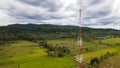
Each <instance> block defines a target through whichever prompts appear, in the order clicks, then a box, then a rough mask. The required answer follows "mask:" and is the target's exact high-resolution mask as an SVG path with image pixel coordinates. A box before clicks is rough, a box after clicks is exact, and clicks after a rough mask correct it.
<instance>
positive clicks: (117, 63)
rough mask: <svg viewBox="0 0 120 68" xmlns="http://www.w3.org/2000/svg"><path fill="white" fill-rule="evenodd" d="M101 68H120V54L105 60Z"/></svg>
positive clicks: (100, 65)
mask: <svg viewBox="0 0 120 68" xmlns="http://www.w3.org/2000/svg"><path fill="white" fill-rule="evenodd" d="M107 64H108V65H107ZM99 68H120V54H119V55H116V56H113V57H109V58H108V59H106V60H104V61H103V62H101V63H100V64H99Z"/></svg>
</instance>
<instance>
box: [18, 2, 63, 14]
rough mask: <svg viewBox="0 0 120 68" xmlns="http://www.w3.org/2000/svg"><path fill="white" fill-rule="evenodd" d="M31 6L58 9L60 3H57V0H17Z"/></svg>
mask: <svg viewBox="0 0 120 68" xmlns="http://www.w3.org/2000/svg"><path fill="white" fill-rule="evenodd" d="M19 1H21V2H24V3H27V4H29V5H33V6H41V7H43V8H47V9H48V10H49V11H51V12H54V11H58V10H59V8H61V7H62V3H60V2H59V3H57V2H58V1H59V0H57V1H55V0H19Z"/></svg>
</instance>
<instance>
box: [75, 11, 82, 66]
mask: <svg viewBox="0 0 120 68" xmlns="http://www.w3.org/2000/svg"><path fill="white" fill-rule="evenodd" d="M79 12H80V16H79V17H80V19H79V30H78V41H77V43H78V45H77V46H78V48H77V49H78V52H79V54H78V55H76V60H77V61H78V62H79V63H80V65H79V68H83V54H82V50H83V47H82V26H81V17H82V15H81V12H82V10H80V11H79Z"/></svg>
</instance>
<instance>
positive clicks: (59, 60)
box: [0, 24, 120, 68]
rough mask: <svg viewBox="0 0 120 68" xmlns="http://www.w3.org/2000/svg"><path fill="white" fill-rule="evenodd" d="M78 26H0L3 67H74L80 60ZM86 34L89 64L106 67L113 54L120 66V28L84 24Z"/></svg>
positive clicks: (86, 64) (87, 67)
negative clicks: (77, 58)
mask: <svg viewBox="0 0 120 68" xmlns="http://www.w3.org/2000/svg"><path fill="white" fill-rule="evenodd" d="M77 30H78V27H77V26H58V25H44V24H43V25H34V24H27V25H20V24H15V25H9V26H3V27H0V68H73V67H74V66H76V65H77V64H78V62H76V61H75V56H76V54H78V53H79V52H78V51H77V49H76V47H77V46H78V45H77V40H76V39H77ZM83 34H84V35H83V56H84V67H85V68H97V67H100V68H104V67H106V66H105V64H106V62H108V61H109V58H112V59H111V61H113V63H115V64H114V65H113V67H114V68H118V66H119V64H118V63H117V62H118V61H116V60H120V59H119V58H120V57H119V55H120V38H119V37H120V31H119V30H114V29H93V28H87V27H83ZM102 64H104V65H103V66H104V67H102ZM107 65H110V63H107ZM109 68H110V67H109Z"/></svg>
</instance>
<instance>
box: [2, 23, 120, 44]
mask: <svg viewBox="0 0 120 68" xmlns="http://www.w3.org/2000/svg"><path fill="white" fill-rule="evenodd" d="M78 29H79V28H78V26H69V25H66V26H60V25H50V24H42V25H35V24H26V25H23V24H13V25H8V26H1V27H0V44H3V43H6V42H9V41H16V40H28V41H38V40H42V39H60V38H77V36H78ZM82 29H83V38H84V40H85V41H91V40H93V39H97V37H100V36H114V37H120V31H119V30H114V29H95V28H88V27H82Z"/></svg>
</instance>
